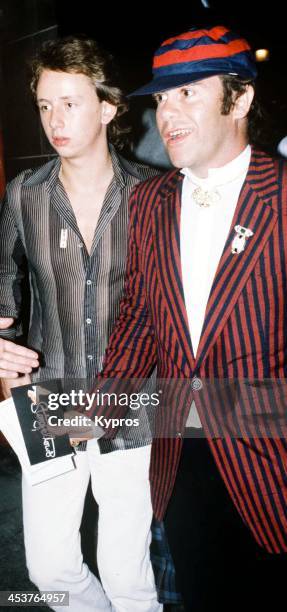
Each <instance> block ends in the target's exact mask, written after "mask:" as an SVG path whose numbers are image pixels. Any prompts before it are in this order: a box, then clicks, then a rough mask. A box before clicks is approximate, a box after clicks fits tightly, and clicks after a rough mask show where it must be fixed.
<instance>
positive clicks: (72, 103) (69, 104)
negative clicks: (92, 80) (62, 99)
mask: <svg viewBox="0 0 287 612" xmlns="http://www.w3.org/2000/svg"><path fill="white" fill-rule="evenodd" d="M66 106H67V108H73V107H74V106H75V102H66Z"/></svg>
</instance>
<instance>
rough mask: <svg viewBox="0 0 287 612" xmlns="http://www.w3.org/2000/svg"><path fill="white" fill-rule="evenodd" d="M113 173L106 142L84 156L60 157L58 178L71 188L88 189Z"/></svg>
mask: <svg viewBox="0 0 287 612" xmlns="http://www.w3.org/2000/svg"><path fill="white" fill-rule="evenodd" d="M112 173H113V166H112V159H111V154H110V151H109V147H108V143H106V146H105V147H101V148H100V150H97V149H95V150H94V151H93V152H92V153H91V152H89V154H87V155H86V156H85V155H83V156H81V157H72V158H65V157H63V158H61V169H60V175H59V176H60V179H61V180H62V182H63V183H64V184H65V185H68V186H70V188H72V189H77V190H78V189H80V190H85V189H87V190H89V189H90V188H92V186H93V185H98V184H99V183H102V182H105V181H106V180H107V178H109V177H110V176H111V175H112Z"/></svg>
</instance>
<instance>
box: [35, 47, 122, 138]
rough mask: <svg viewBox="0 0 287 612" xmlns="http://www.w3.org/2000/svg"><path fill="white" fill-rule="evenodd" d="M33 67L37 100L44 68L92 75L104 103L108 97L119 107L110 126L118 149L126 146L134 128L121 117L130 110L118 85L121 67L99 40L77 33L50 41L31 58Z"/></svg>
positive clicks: (109, 136) (109, 128)
mask: <svg viewBox="0 0 287 612" xmlns="http://www.w3.org/2000/svg"><path fill="white" fill-rule="evenodd" d="M30 67H31V72H32V78H31V82H30V87H31V91H32V95H33V98H34V101H36V95H37V94H36V92H37V86H38V82H39V79H40V76H41V74H42V72H43V70H54V71H57V72H75V73H79V74H84V75H86V76H87V77H89V78H90V79H91V81H92V83H93V85H94V87H95V90H96V93H97V95H98V98H99V100H100V102H102V101H104V100H105V101H107V102H109V103H110V104H113V105H114V106H116V107H117V113H116V115H115V117H114V119H113V120H112V121H111V122H110V123H109V124H108V126H107V131H108V139H109V141H110V142H111V143H112V144H114V145H115V146H117V147H118V148H122V147H123V146H124V144H125V140H126V136H127V134H128V132H129V131H130V130H129V128H128V127H124V126H123V125H122V121H121V120H120V119H121V118H122V116H123V115H124V114H125V113H126V112H127V110H128V104H127V101H126V99H125V97H124V94H123V92H122V91H121V89H120V87H118V85H116V84H115V81H116V79H117V70H116V68H115V64H114V60H113V57H112V56H111V55H110V54H108V53H107V52H106V51H104V50H103V49H101V48H100V47H99V45H98V44H97V43H96V41H94V40H92V39H89V38H85V37H77V38H75V37H73V36H68V37H65V38H59V39H56V40H49V41H48V42H46V43H44V44H43V46H42V47H41V48H40V49H39V51H38V53H37V55H36V56H35V57H34V58H33V59H32V60H31V62H30Z"/></svg>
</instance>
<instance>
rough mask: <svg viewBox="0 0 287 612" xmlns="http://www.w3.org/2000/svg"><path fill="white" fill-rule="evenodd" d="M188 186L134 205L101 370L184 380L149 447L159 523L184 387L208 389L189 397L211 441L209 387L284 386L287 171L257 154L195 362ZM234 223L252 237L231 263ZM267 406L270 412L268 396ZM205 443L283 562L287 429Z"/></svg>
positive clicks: (160, 184)
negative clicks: (185, 272)
mask: <svg viewBox="0 0 287 612" xmlns="http://www.w3.org/2000/svg"><path fill="white" fill-rule="evenodd" d="M182 180H183V175H182V174H181V173H180V172H179V171H178V170H172V171H170V172H168V173H166V174H165V175H162V176H157V177H155V178H152V179H150V180H148V181H145V182H144V183H141V184H140V185H138V186H137V187H136V189H135V190H134V192H133V194H132V196H131V200H130V230H129V252H128V264H127V275H126V284H125V295H124V298H123V300H122V303H121V313H120V317H119V319H118V321H117V324H116V327H115V329H114V331H113V334H112V336H111V339H110V342H109V346H108V349H107V352H106V358H105V365H104V376H105V377H119V378H130V379H132V378H144V377H146V376H148V375H149V373H150V372H151V370H152V368H153V367H154V365H155V364H156V365H157V371H158V377H159V378H160V379H168V380H170V379H176V380H178V388H179V392H178V394H177V397H176V401H173V402H171V403H170V405H165V408H163V409H162V410H161V409H159V410H158V417H157V426H156V427H157V437H156V439H154V441H153V447H152V457H151V466H150V480H151V491H152V500H153V507H154V512H155V516H156V518H158V519H162V517H163V516H164V513H165V509H166V507H167V503H168V500H169V498H170V496H171V493H172V489H173V485H174V481H175V477H176V472H177V467H178V463H179V459H180V453H181V447H182V435H183V432H184V428H185V422H186V418H187V415H188V412H189V409H190V396H189V397H188V396H187V394H186V393H184V392H181V386H180V385H181V383H182V382H186V381H187V380H192V379H193V378H194V377H195V376H196V377H198V378H200V379H201V380H202V382H203V388H202V390H198V391H193V397H194V398H196V405H197V408H198V411H199V414H200V417H201V420H202V423H203V426H204V428H205V429H206V431H212V427H213V421H214V419H215V417H214V402H213V401H211V400H210V398H209V395H208V394H207V395H204V388H205V381H212V380H213V379H214V380H215V379H217V380H218V379H219V380H220V379H222V380H230V381H233V380H239V379H244V380H246V381H252V380H256V381H262V383H263V384H262V386H263V391H264V381H265V380H268V381H269V382H270V380H272V381H276V380H279V379H280V380H281V381H284V378H287V376H286V374H287V199H286V195H287V170H286V165H285V163H284V162H277V161H274V160H272V159H271V158H270V157H268V156H266V155H265V154H264V153H262V152H260V151H256V150H253V151H252V157H251V162H250V166H249V170H248V173H247V176H246V180H245V182H244V185H243V187H242V190H241V194H240V197H239V200H238V204H237V207H236V210H235V214H234V218H233V221H232V225H231V229H230V233H229V236H228V238H227V241H226V244H225V248H224V251H223V253H222V257H221V259H220V262H219V266H218V269H217V272H216V276H215V278H214V282H213V286H212V289H211V292H210V296H209V300H208V304H207V308H206V313H205V321H204V326H203V330H202V335H201V339H200V344H199V347H198V351H197V355H196V358H195V357H194V355H193V351H192V345H191V340H190V334H189V327H188V320H187V313H186V308H185V303H184V292H183V285H182V274H181V261H180V209H181V188H182ZM237 224H239V225H241V226H244V227H248V228H250V229H251V230H252V231H253V236H252V237H251V238H249V239H248V241H247V243H246V247H245V249H244V251H242V252H241V253H239V254H237V255H234V254H232V252H231V243H232V240H233V238H234V235H235V232H234V227H235V225H237ZM267 386H268V385H267ZM282 388H283V387H282ZM254 389H256V385H254ZM254 389H253V390H254ZM261 391H262V390H261ZM261 391H260V393H261ZM260 397H261V399H262V397H263V401H264V392H263V396H262V393H261V396H260ZM208 398H209V399H208ZM256 401H257V402H258V398H257V400H254V398H253V400H252V402H253V403H252V402H251V403H250V406H251V414H252V406H253V408H254V410H257V409H258V405H257V404H256ZM259 403H260V402H259ZM283 404H284V401H283ZM256 406H257V407H256ZM286 406H287V402H286ZM265 408H266V409H267V412H268V406H267V407H266V406H265ZM111 410H112V409H111ZM117 410H118V416H120V409H119V408H118V409H117V408H113V414H112V416H117ZM108 411H109V409H107V411H106V414H108ZM263 412H264V410H263ZM231 415H232V411H231ZM231 420H232V416H231ZM170 431H173V432H177V435H174V436H171V435H170V434H169V432H170ZM284 433H285V435H284ZM209 444H210V447H211V450H212V453H213V456H214V459H215V461H216V464H217V467H218V469H219V471H220V474H221V476H222V478H223V480H224V483H225V485H226V487H227V489H228V491H229V494H230V496H231V498H232V500H233V502H234V504H235V506H236V508H237V510H238V512H239V513H240V515H241V517H242V519H243V521H244V522H245V523H246V525H247V526H248V527H249V528H250V529H251V531H252V533H253V535H254V537H255V539H256V540H257V542H258V543H259V544H260V545H261V546H263V547H265V548H266V549H267V550H268V551H269V552H275V553H279V552H282V551H285V552H286V551H287V442H286V429H285V432H283V434H281V435H278V436H269V437H268V436H267V435H265V434H264V431H263V434H261V435H258V436H257V435H254V436H253V437H252V436H250V435H246V436H245V435H244V431H243V432H241V435H240V436H233V435H224V436H222V437H220V436H218V435H215V436H212V435H210V437H209Z"/></svg>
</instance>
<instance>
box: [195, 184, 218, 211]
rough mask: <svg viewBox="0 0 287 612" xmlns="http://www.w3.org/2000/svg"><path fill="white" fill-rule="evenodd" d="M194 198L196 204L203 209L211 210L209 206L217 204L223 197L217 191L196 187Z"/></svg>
mask: <svg viewBox="0 0 287 612" xmlns="http://www.w3.org/2000/svg"><path fill="white" fill-rule="evenodd" d="M192 197H193V199H194V201H195V202H196V204H198V206H201V208H209V206H212V205H213V204H216V202H218V201H219V200H220V199H221V196H220V194H219V193H218V191H216V189H213V190H212V191H206V190H205V189H202V187H196V189H195V190H194V191H193V193H192Z"/></svg>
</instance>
